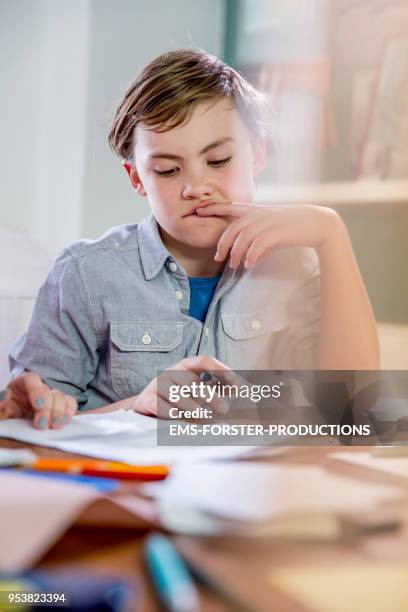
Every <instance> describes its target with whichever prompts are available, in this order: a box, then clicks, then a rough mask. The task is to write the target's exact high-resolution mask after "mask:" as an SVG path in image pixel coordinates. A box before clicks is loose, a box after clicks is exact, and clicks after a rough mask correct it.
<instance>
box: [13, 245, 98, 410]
mask: <svg viewBox="0 0 408 612" xmlns="http://www.w3.org/2000/svg"><path fill="white" fill-rule="evenodd" d="M9 361H10V370H11V375H12V377H13V378H14V377H16V376H18V375H19V374H20V373H21V372H23V371H31V372H36V373H37V374H38V375H39V376H41V378H42V380H43V381H44V382H45V383H46V384H47V385H49V386H50V387H51V388H55V389H59V390H60V391H62V392H64V393H67V394H69V395H72V396H74V397H75V398H76V399H77V401H78V403H79V404H80V405H81V406H83V405H85V404H86V402H87V399H88V398H87V394H86V390H87V387H88V385H89V383H90V382H91V381H92V380H93V378H94V377H95V373H96V370H97V367H98V362H99V342H98V335H97V333H96V331H95V325H94V323H93V317H92V309H91V304H90V301H89V297H88V295H87V291H86V283H85V279H84V278H83V275H82V272H81V268H80V264H79V262H78V259H77V258H75V257H74V256H73V255H72V254H71V252H70V251H64V252H63V253H62V254H61V255H60V257H59V258H58V259H57V261H56V263H55V265H54V267H53V269H52V270H51V272H50V274H49V275H48V277H47V279H46V281H45V283H44V285H43V286H42V287H41V289H40V291H39V294H38V297H37V300H36V303H35V306H34V312H33V315H32V318H31V321H30V325H29V327H28V330H27V332H26V333H25V334H24V335H23V336H21V337H20V338H19V339H18V341H17V342H16V344H15V346H14V347H13V349H12V351H11V353H10V357H9Z"/></svg>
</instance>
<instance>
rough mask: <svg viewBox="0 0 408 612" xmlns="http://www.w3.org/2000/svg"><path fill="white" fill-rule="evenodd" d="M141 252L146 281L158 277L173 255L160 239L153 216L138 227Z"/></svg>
mask: <svg viewBox="0 0 408 612" xmlns="http://www.w3.org/2000/svg"><path fill="white" fill-rule="evenodd" d="M138 238H139V252H140V259H141V262H142V267H143V272H144V275H145V279H146V280H152V278H154V277H155V276H157V275H158V273H159V272H160V270H161V269H162V268H163V266H164V264H165V263H166V261H167V259H168V258H169V257H171V254H170V253H169V251H168V250H167V249H166V247H165V246H164V244H163V242H162V239H161V237H160V233H159V228H158V226H157V221H156V219H155V218H154V216H153V215H152V214H151V215H149V216H148V217H146V218H145V219H143V221H142V222H141V223H140V224H139V225H138Z"/></svg>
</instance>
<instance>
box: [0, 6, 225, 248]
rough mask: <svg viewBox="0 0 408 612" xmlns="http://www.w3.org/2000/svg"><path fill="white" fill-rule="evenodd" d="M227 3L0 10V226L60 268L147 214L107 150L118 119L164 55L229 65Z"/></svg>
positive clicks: (143, 202) (16, 7)
mask: <svg viewBox="0 0 408 612" xmlns="http://www.w3.org/2000/svg"><path fill="white" fill-rule="evenodd" d="M223 31H224V0H211V2H207V1H206V0H195V1H194V2H191V1H190V0H172V2H168V1H167V0H152V1H150V2H147V1H145V0H121V1H120V2H118V1H117V0H70V1H69V2H67V1H65V0H36V1H35V2H33V1H32V0H15V1H11V0H0V74H1V79H2V80H1V85H2V90H3V91H4V92H5V93H4V94H3V95H1V96H0V118H1V119H0V120H1V122H2V125H1V134H2V146H1V147H0V168H1V173H2V180H1V181H0V225H7V226H13V227H15V228H17V229H20V230H24V231H26V232H28V233H30V235H31V236H33V237H34V238H35V239H36V240H37V242H39V243H40V245H41V246H43V248H44V249H45V250H46V251H47V252H48V253H49V254H51V255H52V256H54V255H55V254H56V252H57V251H58V250H60V249H61V248H62V247H63V246H64V245H65V244H67V243H69V242H72V241H73V240H76V239H78V238H80V237H84V236H87V237H96V236H98V235H99V234H100V233H101V232H103V231H105V230H106V229H107V228H108V227H110V226H112V225H116V224H119V223H126V222H135V221H138V220H140V219H141V218H142V217H143V216H144V215H145V214H146V212H147V210H148V206H147V202H146V201H144V200H143V201H139V200H140V199H138V198H137V197H136V196H135V194H134V192H133V191H132V190H131V188H130V186H128V183H127V181H126V178H125V176H124V172H123V170H122V168H121V166H120V163H119V162H118V160H117V159H116V158H115V157H114V156H113V154H112V153H111V152H110V150H109V147H108V145H107V140H106V137H107V133H108V124H109V119H110V117H111V113H112V109H113V107H114V105H115V103H116V101H117V100H118V99H119V98H120V96H121V94H122V92H123V90H124V88H125V87H126V85H127V83H128V82H129V81H130V80H131V79H132V78H133V77H134V76H135V75H136V73H137V71H138V69H139V68H140V67H141V66H143V64H145V63H146V62H147V61H149V60H150V59H152V58H153V57H154V56H156V55H157V54H159V53H161V52H162V51H164V50H166V49H169V48H174V47H181V46H184V47H185V46H201V47H203V48H206V49H208V50H209V51H212V52H214V53H221V52H222V47H223Z"/></svg>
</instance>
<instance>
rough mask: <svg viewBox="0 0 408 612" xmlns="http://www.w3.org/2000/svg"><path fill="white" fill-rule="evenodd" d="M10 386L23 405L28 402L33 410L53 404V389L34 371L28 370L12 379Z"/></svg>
mask: <svg viewBox="0 0 408 612" xmlns="http://www.w3.org/2000/svg"><path fill="white" fill-rule="evenodd" d="M8 388H9V391H10V392H11V394H12V395H13V396H14V399H15V400H16V401H17V402H18V403H20V404H21V406H22V407H23V406H25V405H26V404H27V403H28V404H29V407H31V408H32V409H33V410H43V409H44V408H45V407H46V406H47V407H48V408H50V406H51V403H52V397H51V390H50V388H49V387H48V386H47V385H45V384H44V383H43V381H42V380H41V378H40V377H39V376H38V374H35V373H34V372H26V373H25V374H22V375H21V376H18V377H17V378H15V379H14V380H13V381H11V383H10V384H9V386H8Z"/></svg>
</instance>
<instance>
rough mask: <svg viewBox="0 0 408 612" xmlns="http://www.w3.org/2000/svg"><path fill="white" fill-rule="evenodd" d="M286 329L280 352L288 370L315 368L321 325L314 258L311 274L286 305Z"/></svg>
mask: <svg viewBox="0 0 408 612" xmlns="http://www.w3.org/2000/svg"><path fill="white" fill-rule="evenodd" d="M287 314H288V325H287V328H286V330H285V332H284V342H283V346H284V349H283V352H285V353H286V357H287V361H288V363H290V366H291V368H292V369H296V370H311V369H316V368H317V366H318V353H319V342H320V323H321V292H320V268H319V265H318V260H317V257H316V260H315V265H314V267H313V269H312V270H309V273H308V274H307V275H306V276H305V278H304V279H302V282H301V283H300V284H299V286H298V287H297V289H296V290H295V291H294V293H293V294H292V295H291V296H290V297H289V299H288V303H287Z"/></svg>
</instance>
